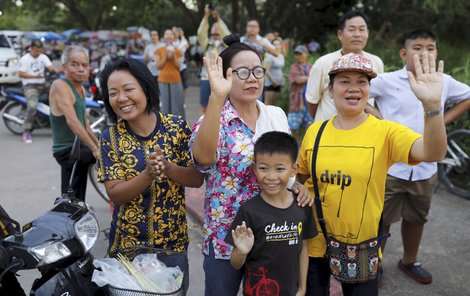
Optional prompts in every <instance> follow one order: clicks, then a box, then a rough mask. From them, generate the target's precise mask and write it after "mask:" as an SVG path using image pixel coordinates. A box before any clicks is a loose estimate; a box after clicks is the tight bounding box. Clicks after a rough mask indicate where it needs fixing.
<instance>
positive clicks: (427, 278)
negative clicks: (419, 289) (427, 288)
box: [398, 260, 432, 284]
mask: <svg viewBox="0 0 470 296" xmlns="http://www.w3.org/2000/svg"><path fill="white" fill-rule="evenodd" d="M398 268H400V269H401V270H402V271H403V272H405V273H406V274H407V275H409V276H410V277H412V278H413V279H414V280H415V281H417V282H418V283H420V284H430V283H431V282H432V275H431V274H430V273H429V272H428V271H427V270H426V269H424V268H423V267H422V264H421V262H419V261H415V262H412V263H409V264H406V265H405V264H403V263H402V262H401V260H400V261H398Z"/></svg>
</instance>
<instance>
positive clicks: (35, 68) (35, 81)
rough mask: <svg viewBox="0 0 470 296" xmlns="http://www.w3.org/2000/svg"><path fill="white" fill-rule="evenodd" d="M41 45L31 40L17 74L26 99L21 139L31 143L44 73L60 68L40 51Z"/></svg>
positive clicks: (58, 71) (39, 42)
mask: <svg viewBox="0 0 470 296" xmlns="http://www.w3.org/2000/svg"><path fill="white" fill-rule="evenodd" d="M42 51H43V45H42V42H41V41H39V40H33V41H32V42H31V51H30V52H29V53H27V54H25V55H24V56H22V57H21V59H20V67H19V76H20V77H21V82H22V84H23V90H24V96H25V97H26V100H27V101H28V106H27V108H26V114H25V118H24V125H23V126H24V133H23V135H22V140H23V142H24V143H26V144H31V143H32V142H33V141H32V140H31V130H32V128H33V122H34V116H35V115H36V105H37V104H38V101H39V97H40V96H41V94H42V93H43V92H44V91H45V89H44V87H45V83H46V79H45V73H44V71H45V70H46V68H47V69H49V70H50V71H53V72H56V73H60V70H59V69H57V68H56V67H54V65H52V62H51V60H50V59H49V58H48V57H47V56H46V55H45V54H43V53H42Z"/></svg>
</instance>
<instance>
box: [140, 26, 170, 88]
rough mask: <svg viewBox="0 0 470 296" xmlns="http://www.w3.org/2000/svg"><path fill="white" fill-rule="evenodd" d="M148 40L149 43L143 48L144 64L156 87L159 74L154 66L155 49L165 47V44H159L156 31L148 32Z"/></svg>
mask: <svg viewBox="0 0 470 296" xmlns="http://www.w3.org/2000/svg"><path fill="white" fill-rule="evenodd" d="M150 38H151V42H150V43H149V44H148V45H147V46H146V47H145V50H144V64H146V65H147V68H148V69H149V70H150V73H152V76H153V77H154V78H155V83H157V85H158V74H160V70H159V69H158V67H157V65H156V64H155V61H156V59H157V58H156V53H157V49H159V48H160V47H163V46H165V44H164V43H163V42H160V38H159V36H158V31H157V30H152V31H150Z"/></svg>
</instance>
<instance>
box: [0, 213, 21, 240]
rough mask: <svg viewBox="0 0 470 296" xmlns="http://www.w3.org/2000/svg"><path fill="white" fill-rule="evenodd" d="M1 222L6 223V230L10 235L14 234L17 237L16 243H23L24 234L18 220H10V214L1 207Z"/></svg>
mask: <svg viewBox="0 0 470 296" xmlns="http://www.w3.org/2000/svg"><path fill="white" fill-rule="evenodd" d="M0 220H2V222H4V225H5V229H6V231H7V232H8V233H9V234H13V235H14V236H15V240H16V241H21V240H22V238H23V233H22V232H21V226H20V223H18V222H17V221H16V220H13V219H12V218H10V216H9V215H8V213H7V212H6V211H5V209H3V208H2V206H0Z"/></svg>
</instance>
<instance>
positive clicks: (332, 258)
mask: <svg viewBox="0 0 470 296" xmlns="http://www.w3.org/2000/svg"><path fill="white" fill-rule="evenodd" d="M327 123H328V120H326V121H324V122H323V123H322V125H321V126H320V129H319V130H318V133H317V137H316V138H315V144H314V146H313V151H312V179H313V189H314V193H315V198H314V200H315V209H316V212H317V218H318V222H319V223H320V227H321V230H322V232H323V235H324V236H325V240H326V244H327V249H326V257H327V258H328V261H329V265H330V270H331V274H332V275H333V277H334V278H335V279H337V280H338V281H339V282H341V283H351V284H352V283H362V282H367V281H370V280H373V279H375V278H376V277H377V273H378V267H379V260H380V258H379V248H380V243H381V239H382V238H385V237H388V236H390V234H386V235H384V236H382V237H381V233H382V219H380V224H379V230H378V235H377V237H376V238H373V239H369V240H366V241H363V242H360V243H358V244H347V243H343V242H341V241H338V240H336V239H334V238H333V237H331V236H328V233H327V231H326V224H325V219H324V217H323V210H322V203H321V200H320V192H319V190H318V178H317V176H316V161H317V154H318V146H319V144H320V137H321V134H322V133H323V130H324V129H325V126H326V124H327Z"/></svg>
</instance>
